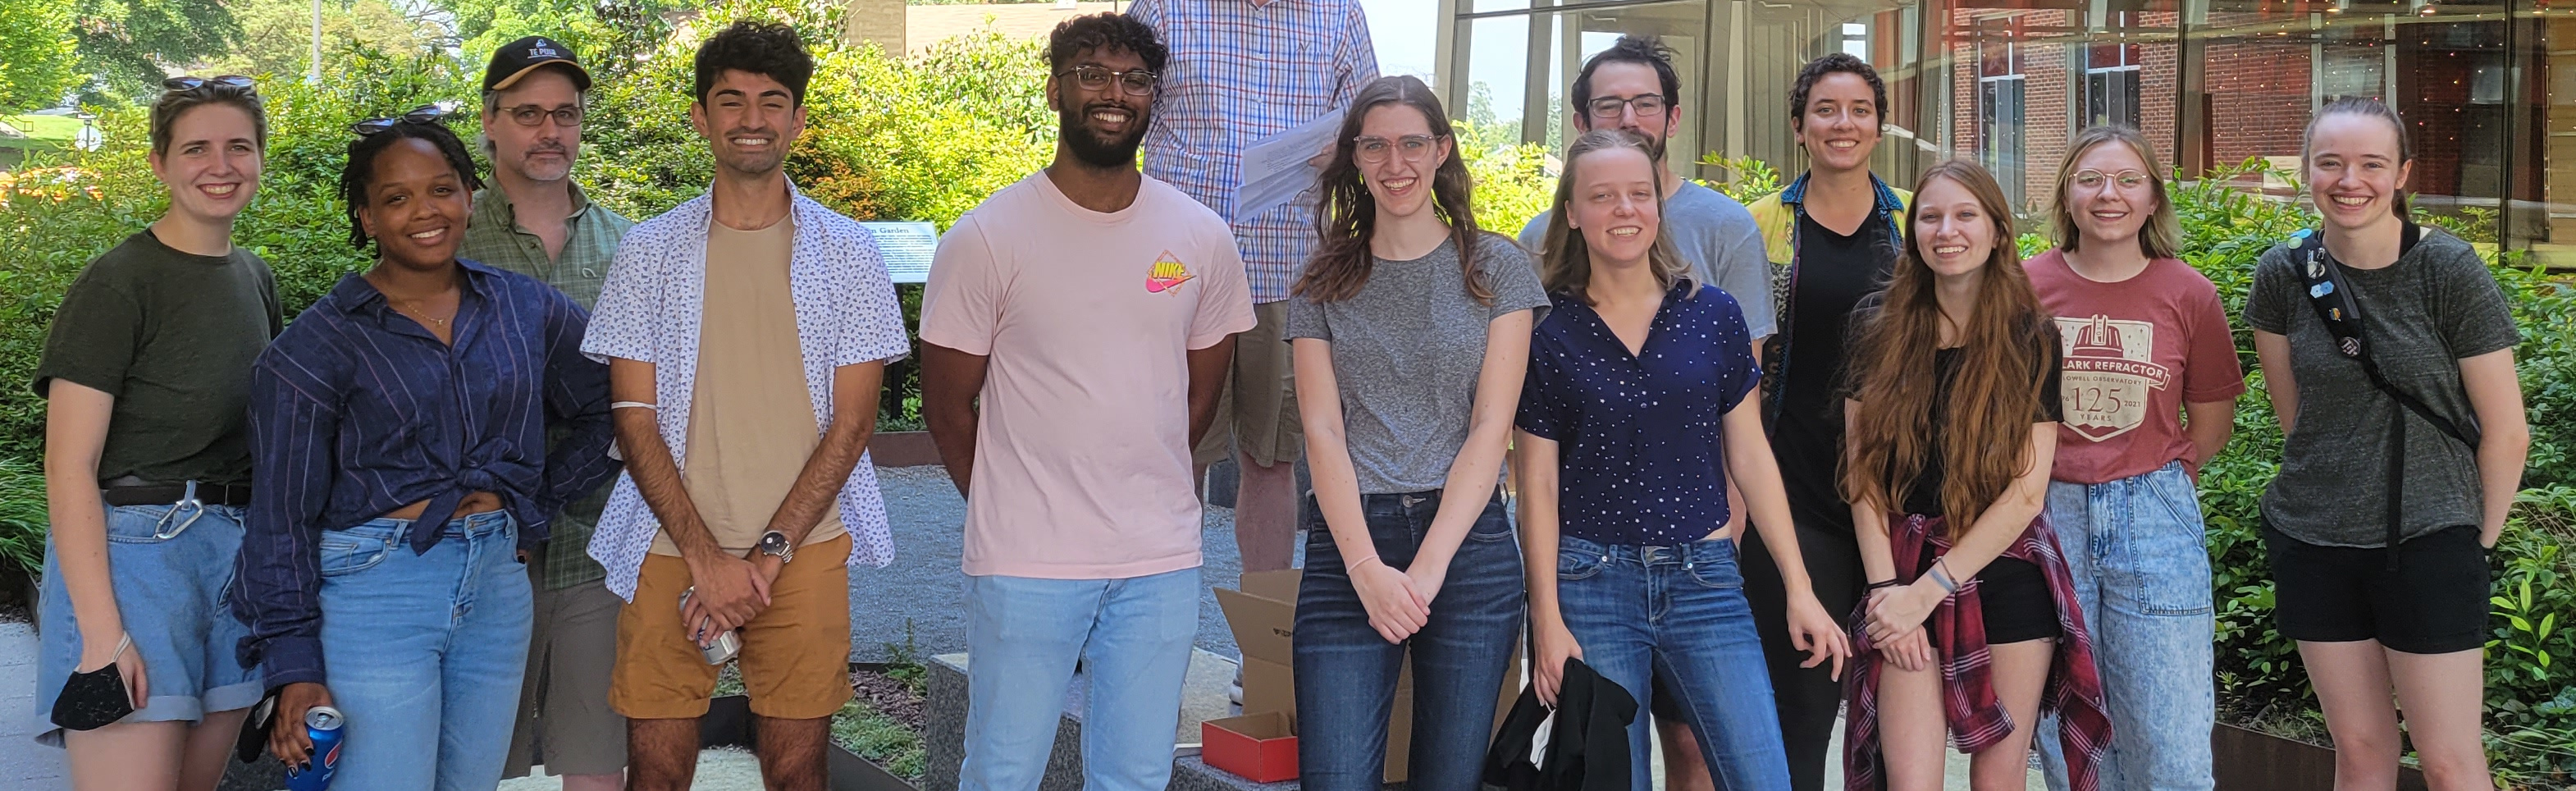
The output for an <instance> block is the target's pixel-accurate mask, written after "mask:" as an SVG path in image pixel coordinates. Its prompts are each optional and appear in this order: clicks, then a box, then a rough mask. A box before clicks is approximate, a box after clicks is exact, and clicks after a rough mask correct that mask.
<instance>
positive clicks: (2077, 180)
mask: <svg viewBox="0 0 2576 791" xmlns="http://www.w3.org/2000/svg"><path fill="white" fill-rule="evenodd" d="M2069 181H2070V182H2071V183H2073V184H2074V185H2075V186H2077V187H2081V188H2083V189H2086V190H2091V191H2100V190H2101V189H2102V185H2103V184H2105V183H2116V184H2119V185H2120V189H2123V190H2134V189H2137V188H2139V187H2144V186H2146V185H2147V174H2144V173H2140V172H2137V171H2134V170H2123V171H2120V172H2118V173H2104V172H2102V171H2099V170H2091V169H2086V170H2078V171H2075V177H2074V178H2072V179H2069Z"/></svg>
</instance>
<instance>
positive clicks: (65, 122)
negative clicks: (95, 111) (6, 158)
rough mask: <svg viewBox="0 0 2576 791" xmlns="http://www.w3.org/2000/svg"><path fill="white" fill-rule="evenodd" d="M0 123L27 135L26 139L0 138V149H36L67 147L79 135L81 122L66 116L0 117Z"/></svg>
mask: <svg viewBox="0 0 2576 791" xmlns="http://www.w3.org/2000/svg"><path fill="white" fill-rule="evenodd" d="M0 122H5V123H7V124H8V125H9V126H10V127H12V128H15V129H17V130H18V131H20V132H24V133H26V134H27V136H26V137H23V138H20V137H0V149H7V148H17V149H36V148H56V147H61V146H68V145H71V143H72V137H73V136H74V135H78V134H80V129H81V122H80V119H78V118H73V117H71V116H68V115H11V116H0Z"/></svg>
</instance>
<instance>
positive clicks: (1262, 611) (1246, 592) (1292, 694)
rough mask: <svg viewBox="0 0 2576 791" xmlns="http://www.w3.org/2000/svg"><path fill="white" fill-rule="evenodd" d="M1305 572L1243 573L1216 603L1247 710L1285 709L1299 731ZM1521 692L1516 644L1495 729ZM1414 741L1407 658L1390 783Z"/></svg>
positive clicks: (1399, 775)
mask: <svg viewBox="0 0 2576 791" xmlns="http://www.w3.org/2000/svg"><path fill="white" fill-rule="evenodd" d="M1304 576H1305V572H1304V570H1302V569H1288V570H1285V571H1256V572H1251V573H1248V574H1245V575H1243V582H1242V587H1241V589H1240V590H1228V589H1225V588H1218V589H1217V590H1216V602H1217V606H1218V607H1219V608H1221V609H1223V610H1224V611H1225V621H1226V626H1227V627H1228V628H1230V629H1232V630H1233V631H1234V644H1235V646H1236V647H1238V648H1241V649H1242V650H1243V713H1244V714H1245V715H1247V716H1250V715H1256V714H1264V713H1272V712H1276V713H1279V714H1282V715H1284V716H1285V717H1286V718H1287V721H1288V728H1289V733H1290V734H1295V733H1296V732H1297V730H1296V729H1297V679H1296V673H1295V671H1294V670H1293V669H1292V668H1293V667H1294V664H1295V662H1294V659H1293V658H1292V654H1291V646H1292V645H1293V644H1294V641H1295V638H1296V625H1297V586H1298V583H1299V582H1301V581H1302V580H1303V579H1304ZM1520 692H1521V655H1520V649H1519V648H1518V647H1517V646H1515V647H1514V649H1513V653H1512V659H1511V662H1510V663H1509V664H1508V665H1507V666H1506V670H1505V671H1504V673H1503V684H1502V689H1501V690H1500V691H1499V693H1498V696H1497V700H1498V702H1497V703H1496V705H1495V707H1494V723H1493V727H1494V728H1496V729H1500V728H1501V727H1502V724H1503V718H1504V717H1505V716H1507V715H1509V714H1510V713H1511V708H1512V704H1513V703H1514V702H1516V701H1517V700H1519V699H1520ZM1412 746H1413V662H1412V659H1411V657H1407V658H1406V660H1405V662H1404V664H1403V669H1402V670H1401V671H1400V672H1399V673H1398V675H1397V676H1396V681H1395V705H1394V706H1392V707H1391V708H1390V710H1389V711H1388V716H1387V724H1386V782H1389V783H1400V782H1403V781H1405V780H1406V779H1407V778H1409V777H1411V775H1412V772H1411V769H1412V766H1411V764H1412V756H1413V750H1412ZM1209 763H1210V764H1211V765H1213V764H1214V763H1215V762H1214V761H1210V762H1209ZM1228 771H1232V770H1228ZM1236 774H1242V773H1241V772H1237V773H1236ZM1245 776H1246V777H1249V776H1250V775H1245Z"/></svg>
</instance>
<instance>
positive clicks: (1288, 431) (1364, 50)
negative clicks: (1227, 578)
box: [1127, 0, 1377, 571]
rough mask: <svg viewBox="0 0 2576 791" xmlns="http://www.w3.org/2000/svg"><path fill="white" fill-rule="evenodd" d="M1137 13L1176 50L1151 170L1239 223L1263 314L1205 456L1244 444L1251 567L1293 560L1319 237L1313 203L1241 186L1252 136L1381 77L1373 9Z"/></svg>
mask: <svg viewBox="0 0 2576 791" xmlns="http://www.w3.org/2000/svg"><path fill="white" fill-rule="evenodd" d="M1127 13H1128V15H1130V16H1133V17H1135V18H1136V19H1138V20H1141V21H1143V22H1144V23H1145V24H1147V25H1150V26H1152V27H1153V28H1154V29H1155V31H1156V32H1157V33H1159V34H1161V36H1162V39H1163V44H1164V46H1165V47H1167V48H1169V50H1170V52H1171V56H1170V60H1169V61H1168V62H1167V63H1166V65H1165V67H1164V70H1163V74H1162V80H1161V84H1162V91H1161V92H1160V93H1159V94H1157V96H1156V98H1155V100H1154V110H1153V113H1154V125H1153V128H1152V129H1151V130H1149V131H1148V132H1146V134H1145V147H1144V158H1145V174H1146V175H1149V176H1153V177H1154V178H1157V179H1161V180H1163V181H1165V182H1168V183H1170V184H1171V185H1172V186H1175V187H1179V188H1180V189H1181V191H1182V192H1184V193H1187V194H1189V196H1190V197H1192V198H1196V199H1198V201H1199V202H1200V203H1203V204H1207V207H1208V208H1210V209H1214V210H1216V213H1217V216H1220V217H1224V218H1225V219H1226V222H1227V223H1228V224H1230V225H1232V226H1233V228H1234V239H1235V244H1236V246H1237V247H1239V248H1241V249H1242V252H1243V266H1244V270H1245V273H1246V274H1247V275H1249V276H1250V279H1251V281H1252V303H1253V314H1254V316H1255V317H1256V319H1257V320H1258V321H1259V323H1258V325H1257V326H1255V327H1253V329H1252V330H1251V331H1250V332H1245V333H1243V334H1242V335H1241V336H1238V337H1237V338H1236V339H1235V345H1234V349H1235V351H1234V370H1233V371H1232V375H1231V376H1228V377H1227V379H1226V389H1225V395H1224V396H1223V397H1222V399H1221V400H1220V401H1219V402H1218V405H1217V424H1216V426H1215V428H1214V429H1212V430H1210V431H1209V432H1208V433H1207V438H1206V439H1205V440H1204V441H1202V442H1200V443H1199V447H1198V449H1197V456H1198V459H1197V461H1198V465H1199V467H1201V468H1202V469H1204V468H1205V467H1206V466H1207V465H1209V464H1213V463H1215V462H1217V461H1218V460H1221V459H1224V458H1225V457H1226V449H1227V447H1228V446H1229V445H1231V447H1232V448H1233V449H1234V459H1235V463H1236V465H1237V466H1238V467H1240V468H1241V470H1242V476H1241V488H1239V489H1237V490H1236V495H1235V501H1234V505H1235V512H1234V535H1235V544H1236V546H1237V547H1239V548H1240V549H1241V551H1242V553H1243V570H1244V571H1267V570H1275V569H1284V568H1287V567H1288V563H1289V558H1290V553H1291V551H1292V550H1293V548H1294V543H1295V541H1296V535H1297V491H1296V474H1295V472H1294V471H1293V468H1294V466H1295V464H1296V461H1297V458H1298V456H1299V455H1300V454H1301V453H1303V452H1304V450H1305V436H1304V432H1303V431H1300V430H1299V426H1298V420H1297V399H1296V393H1295V386H1296V384H1295V379H1294V377H1293V375H1292V374H1291V373H1290V372H1289V368H1288V343H1287V340H1286V338H1285V337H1283V335H1282V330H1283V329H1284V328H1285V325H1286V323H1287V309H1286V303H1285V302H1284V301H1283V300H1286V299H1287V298H1288V287H1289V284H1291V283H1293V282H1295V281H1296V279H1297V275H1298V273H1299V272H1301V271H1303V270H1304V269H1305V266H1306V257H1307V255H1308V254H1309V253H1310V252H1311V251H1312V250H1313V248H1314V244H1315V217H1314V204H1313V203H1312V202H1310V201H1302V200H1301V201H1294V202H1291V203H1290V204H1288V205H1286V206H1282V207H1279V208H1276V209H1271V210H1269V211H1266V212H1262V213H1261V214H1258V215H1255V216H1250V217H1245V216H1241V215H1239V214H1237V213H1236V211H1235V205H1234V189H1235V186H1236V184H1237V183H1238V182H1239V181H1241V179H1242V162H1243V149H1244V147H1245V146H1248V145H1251V144H1252V143H1253V141H1256V140H1260V139H1262V138H1265V137H1269V136H1271V135H1275V134H1278V133H1280V132H1284V131H1287V130H1289V129H1292V128H1295V127H1297V126H1299V125H1301V124H1304V123H1306V122H1308V121H1312V120H1315V119H1316V118H1319V117H1322V116H1323V115H1324V114H1325V113H1328V112H1332V111H1333V110H1336V109H1339V108H1342V107H1345V106H1348V105H1349V104H1350V102H1351V97H1352V96H1354V95H1356V94H1358V93H1359V90H1360V87H1361V86H1364V85H1367V84H1368V83H1369V81H1371V80H1375V79H1377V54H1376V52H1375V50H1373V49H1372V48H1371V45H1370V43H1369V31H1368V18H1367V17H1366V16H1364V15H1362V14H1361V12H1360V4H1359V0H1136V2H1135V3H1134V4H1132V5H1130V6H1128V8H1127Z"/></svg>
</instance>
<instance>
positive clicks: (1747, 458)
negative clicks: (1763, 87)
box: [1514, 130, 1849, 791]
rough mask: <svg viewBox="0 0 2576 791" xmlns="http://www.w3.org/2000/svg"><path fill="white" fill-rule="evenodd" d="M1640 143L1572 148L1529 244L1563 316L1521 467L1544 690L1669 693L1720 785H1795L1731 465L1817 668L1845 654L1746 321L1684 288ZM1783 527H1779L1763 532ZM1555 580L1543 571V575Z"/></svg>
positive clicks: (1636, 741) (1548, 340) (1544, 367)
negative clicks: (1813, 566)
mask: <svg viewBox="0 0 2576 791" xmlns="http://www.w3.org/2000/svg"><path fill="white" fill-rule="evenodd" d="M1649 151H1650V144H1649V143H1648V142H1647V141H1646V140H1645V139H1644V138H1642V137H1639V136H1637V135H1636V134H1635V133H1632V132H1625V131H1620V130H1597V131H1593V132H1590V133H1587V134H1585V135H1584V136H1583V137H1581V138H1579V139H1577V140H1576V141H1575V142H1574V144H1573V145H1571V146H1569V147H1568V148H1567V151H1566V156H1565V176H1564V179H1563V181H1561V182H1560V183H1559V184H1558V185H1557V192H1556V204H1555V206H1554V208H1555V210H1556V212H1555V215H1554V216H1553V218H1552V219H1551V220H1550V225H1549V227H1548V229H1547V235H1546V237H1545V242H1544V243H1542V245H1541V249H1540V250H1539V256H1540V265H1539V275H1540V280H1541V281H1542V283H1543V284H1544V285H1545V286H1546V287H1547V289H1548V291H1549V292H1550V298H1551V299H1552V301H1553V303H1554V306H1553V309H1552V311H1551V312H1550V313H1548V315H1547V317H1546V318H1545V319H1543V320H1541V321H1540V322H1539V324H1538V327H1537V329H1536V330H1535V332H1534V333H1533V335H1532V338H1531V341H1530V362H1529V378H1528V382H1527V383H1526V384H1524V385H1523V386H1522V389H1521V406H1520V415H1519V418H1518V420H1517V421H1516V422H1517V424H1518V427H1519V431H1518V433H1517V435H1516V449H1517V453H1516V456H1515V460H1514V465H1515V466H1514V469H1515V471H1516V473H1517V474H1518V478H1519V482H1520V490H1521V499H1520V517H1521V531H1522V539H1521V543H1522V545H1523V548H1524V552H1525V553H1526V556H1527V557H1528V573H1529V600H1530V623H1531V628H1532V630H1533V631H1534V632H1535V633H1536V636H1537V641H1538V654H1537V657H1536V662H1535V668H1536V670H1537V675H1538V678H1537V681H1536V684H1537V686H1538V692H1539V696H1540V698H1542V699H1544V700H1548V701H1550V702H1553V701H1554V699H1555V695H1556V691H1557V685H1558V683H1559V681H1560V680H1561V678H1562V675H1563V672H1564V666H1565V661H1566V660H1567V659H1581V660H1583V661H1584V662H1585V663H1586V664H1588V665H1590V666H1591V667H1592V668H1593V669H1594V670H1595V671H1597V672H1599V673H1600V674H1601V675H1602V676H1603V677H1605V678H1608V679H1611V680H1612V681H1616V682H1618V684H1619V685H1620V686H1621V687H1623V688H1625V689H1626V690H1627V691H1628V692H1629V694H1631V695H1634V696H1636V698H1637V699H1638V701H1639V702H1640V703H1641V704H1643V703H1648V702H1651V701H1650V698H1649V696H1650V695H1651V694H1652V693H1651V690H1650V684H1649V681H1651V680H1660V681H1661V682H1662V683H1661V684H1656V685H1652V686H1660V687H1662V688H1664V689H1666V690H1669V691H1671V692H1672V693H1673V695H1674V697H1675V698H1676V699H1677V700H1678V701H1679V703H1680V706H1679V707H1678V708H1680V709H1681V710H1682V711H1683V712H1685V713H1686V714H1687V715H1688V717H1689V720H1690V726H1691V729H1692V731H1694V732H1695V733H1697V735H1698V736H1699V742H1700V750H1701V755H1702V756H1703V757H1704V758H1705V759H1706V760H1707V762H1708V766H1709V767H1710V769H1711V771H1710V775H1711V776H1712V777H1714V778H1715V779H1716V781H1717V783H1718V784H1719V785H1720V787H1722V788H1741V789H1777V788H1786V787H1788V785H1789V767H1788V759H1787V756H1786V754H1785V752H1784V750H1783V747H1782V744H1781V739H1780V723H1779V719H1778V715H1777V712H1775V711H1774V710H1773V707H1772V699H1771V683H1770V675H1769V673H1768V671H1767V670H1766V668H1765V665H1764V662H1763V654H1762V640H1761V637H1760V635H1759V634H1758V633H1757V632H1756V631H1755V629H1754V622H1753V608H1752V605H1751V604H1750V603H1749V602H1747V601H1746V599H1745V597H1744V578H1743V575H1742V574H1741V573H1740V572H1739V570H1738V568H1737V565H1736V555H1735V551H1736V542H1735V539H1737V538H1738V536H1735V535H1731V534H1729V532H1728V531H1727V529H1726V527H1725V525H1726V521H1727V513H1728V507H1729V503H1728V502H1727V497H1726V479H1727V477H1728V474H1729V473H1732V474H1733V477H1734V479H1735V481H1736V483H1737V485H1738V487H1739V489H1740V490H1741V491H1742V493H1743V496H1744V499H1745V500H1746V502H1747V504H1749V505H1750V506H1751V507H1752V512H1753V513H1752V516H1753V520H1752V521H1753V523H1754V524H1755V525H1757V526H1759V527H1758V528H1757V529H1759V530H1761V531H1763V533H1764V537H1765V538H1766V539H1769V540H1771V542H1772V543H1773V544H1774V545H1775V546H1778V547H1781V550H1780V551H1778V552H1776V553H1775V554H1774V556H1775V559H1776V562H1777V563H1778V565H1779V571H1780V574H1781V576H1782V577H1783V578H1785V579H1786V580H1787V582H1788V586H1787V587H1788V590H1789V591H1790V596H1789V604H1788V613H1787V616H1788V622H1789V624H1790V632H1791V635H1792V636H1793V638H1794V639H1795V640H1796V641H1797V643H1798V645H1799V646H1800V647H1801V648H1802V649H1805V650H1807V651H1808V652H1809V657H1808V662H1809V664H1810V665H1819V664H1824V663H1827V662H1831V663H1832V665H1833V667H1834V668H1835V671H1834V672H1836V673H1839V672H1840V668H1841V666H1842V662H1843V658H1844V657H1845V656H1846V655H1847V654H1848V652H1849V649H1848V646H1847V645H1846V643H1845V641H1844V637H1843V634H1842V631H1841V629H1839V628H1838V627H1837V626H1836V625H1835V623H1834V620H1833V618H1832V616H1830V615H1828V614H1827V613H1826V612H1825V608H1824V605H1822V604H1820V603H1818V602H1817V600H1816V597H1815V594H1814V592H1813V591H1812V590H1811V589H1810V587H1809V586H1808V582H1807V574H1806V565H1805V563H1804V562H1803V561H1802V560H1801V559H1800V558H1799V556H1798V554H1797V551H1796V549H1797V546H1798V543H1797V541H1795V540H1793V538H1792V537H1791V536H1789V535H1788V531H1789V530H1790V529H1791V527H1790V525H1791V522H1790V519H1789V503H1788V497H1787V495H1786V494H1785V492H1784V490H1783V487H1782V485H1781V482H1780V468H1779V465H1778V464H1777V463H1776V462H1775V461H1774V460H1773V459H1772V457H1771V448H1770V445H1769V444H1768V442H1767V440H1766V439H1765V438H1764V436H1763V432H1762V420H1761V415H1760V405H1759V404H1758V403H1757V401H1756V399H1752V398H1748V397H1747V396H1748V395H1750V394H1751V393H1752V391H1753V388H1754V385H1755V383H1756V382H1757V381H1758V380H1759V378H1760V369H1759V366H1757V365H1756V364H1755V362H1754V360H1753V357H1752V355H1751V354H1750V353H1749V346H1750V339H1749V338H1747V337H1746V330H1745V325H1744V315H1743V312H1742V309H1741V308H1740V307H1738V306H1737V304H1736V301H1735V298H1734V297H1733V296H1730V295H1728V294H1727V293H1726V292H1725V291H1723V290H1720V289H1717V288H1713V287H1707V286H1703V285H1701V284H1699V283H1696V282H1693V281H1692V280H1690V279H1689V273H1690V269H1689V267H1688V265H1686V264H1684V263H1683V262H1682V261H1681V260H1680V259H1679V258H1678V257H1676V256H1675V255H1674V253H1673V250H1672V246H1671V245H1670V244H1669V243H1666V242H1664V241H1662V240H1661V238H1660V236H1659V234H1658V230H1659V227H1660V225H1661V214H1662V205H1661V204H1662V195H1663V194H1664V193H1663V187H1662V184H1661V183H1660V179H1661V176H1660V171H1658V170H1657V169H1656V168H1655V166H1654V158H1653V156H1652V155H1651V154H1650V153H1649ZM1773 533H1778V534H1779V535H1772V534H1773ZM1551 570H1552V573H1551ZM1647 710H1648V707H1647V706H1645V705H1640V706H1639V707H1638V709H1637V712H1638V716H1637V718H1636V719H1635V720H1634V721H1632V722H1630V723H1629V726H1628V742H1629V743H1628V751H1629V756H1630V766H1632V767H1637V768H1639V769H1640V771H1632V772H1630V778H1631V780H1630V784H1631V786H1632V788H1634V789H1636V791H1644V789H1645V788H1646V786H1647V782H1648V777H1649V775H1650V774H1651V773H1649V772H1645V771H1641V770H1642V768H1643V767H1645V766H1646V765H1647V757H1646V749H1647V736H1646V716H1645V714H1646V712H1647Z"/></svg>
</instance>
